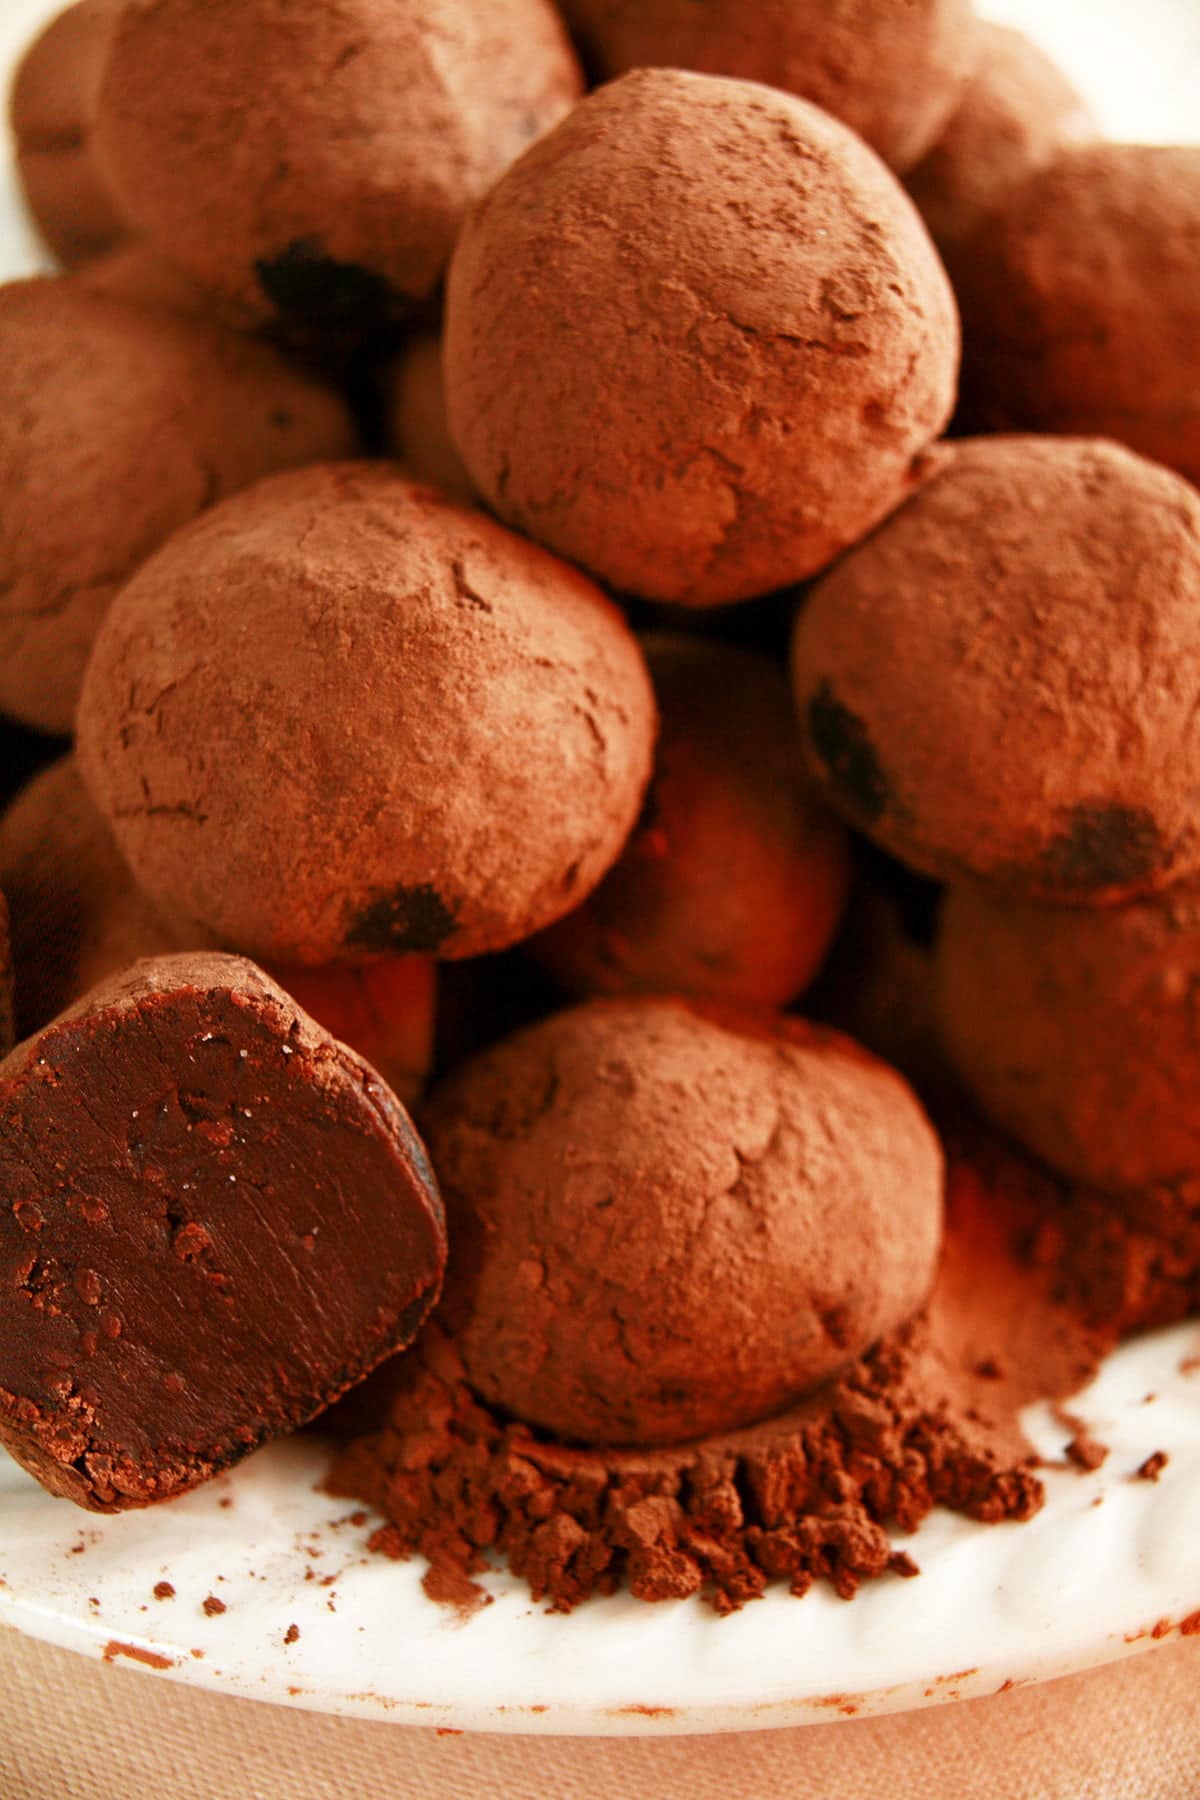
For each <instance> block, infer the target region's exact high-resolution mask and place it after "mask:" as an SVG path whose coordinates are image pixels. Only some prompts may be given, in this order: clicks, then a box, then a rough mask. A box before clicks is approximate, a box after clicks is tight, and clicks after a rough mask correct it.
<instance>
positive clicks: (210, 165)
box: [95, 0, 582, 337]
mask: <svg viewBox="0 0 1200 1800" xmlns="http://www.w3.org/2000/svg"><path fill="white" fill-rule="evenodd" d="M581 87H582V80H581V76H580V73H579V68H578V64H577V62H576V60H575V56H574V53H573V52H572V49H571V46H570V43H569V41H568V38H567V35H566V32H565V30H564V29H563V26H562V23H561V21H560V20H559V18H558V15H557V13H556V12H555V10H554V8H553V6H551V5H550V4H549V0H489V4H488V5H486V6H480V5H477V4H472V3H470V0H387V3H386V4H381V0H309V3H308V4H306V5H304V6H295V5H290V6H288V5H285V6H281V5H279V4H278V3H277V0H156V4H154V5H153V6H131V7H127V8H126V9H125V11H124V13H123V14H122V17H121V20H120V23H119V25H118V28H117V31H116V35H115V39H114V43H113V48H112V53H111V55H110V57H109V60H108V64H107V68H106V71H105V75H104V80H103V83H102V85H101V91H100V101H99V109H98V113H97V121H96V134H95V135H96V144H97V148H98V151H99V154H100V156H101V159H102V162H103V166H104V168H105V171H106V173H107V175H108V177H109V179H110V180H111V182H112V184H113V186H114V188H115V189H116V192H117V194H118V196H119V198H120V202H121V205H122V206H123V208H124V210H125V211H126V212H127V214H128V216H129V218H130V219H131V220H132V221H133V223H134V225H135V226H136V227H137V229H138V230H139V231H140V232H143V233H144V234H145V236H146V237H147V238H148V239H149V240H150V242H151V243H152V244H153V245H154V246H155V247H156V248H157V249H159V250H161V251H162V252H163V253H164V254H165V255H166V256H167V257H169V259H170V260H171V261H172V262H174V263H177V264H178V265H179V267H180V268H181V269H184V270H185V271H186V272H187V273H188V274H189V275H191V276H192V277H193V278H194V279H195V280H196V281H197V282H199V283H200V285H201V286H202V287H204V288H206V289H208V290H209V291H210V292H211V293H212V294H213V296H214V297H215V298H216V299H217V300H218V301H219V302H220V303H222V304H223V305H224V306H225V308H226V309H227V310H228V311H229V312H230V313H231V314H232V315H233V317H234V319H235V322H239V323H240V322H244V323H248V324H262V323H274V324H278V325H281V326H283V327H284V328H285V329H293V330H295V331H297V332H298V333H299V334H300V335H301V336H306V337H307V336H309V335H312V334H316V335H317V336H324V335H328V334H330V333H333V334H335V335H342V334H344V333H345V332H346V331H347V330H353V329H355V328H357V329H360V330H362V331H364V332H367V333H370V332H372V331H373V330H375V329H376V328H378V327H380V326H382V325H385V324H387V323H388V322H389V321H390V320H392V319H394V318H395V317H397V316H400V315H402V314H403V313H404V311H405V310H406V309H408V308H409V307H411V306H412V304H413V303H414V302H418V301H423V300H425V299H426V298H428V297H429V296H430V295H431V294H432V293H433V292H434V291H435V289H436V288H437V285H438V283H439V281H440V279H441V276H442V272H443V270H444V268H445V265H446V261H447V259H448V257H449V255H450V251H451V249H452V247H453V244H454V240H455V238H456V236H457V235H458V231H459V228H460V226H461V223H462V220H463V217H464V215H465V213H466V212H467V209H468V208H469V207H470V206H471V204H472V203H473V202H474V201H475V200H477V199H478V198H479V197H480V195H482V194H484V193H486V192H487V190H488V188H490V187H491V185H492V183H493V182H494V181H495V180H496V178H497V177H498V176H499V175H500V174H501V172H502V171H503V170H504V169H505V168H506V167H507V165H508V164H509V163H510V162H512V161H513V159H514V158H515V157H517V156H519V155H520V153H521V152H522V151H523V150H524V149H525V147H526V145H527V144H528V143H529V142H530V140H531V139H532V138H535V137H537V136H538V135H539V134H540V133H541V132H544V131H546V130H548V129H549V128H550V126H552V125H554V124H556V123H557V122H558V120H559V119H561V118H562V117H563V115H564V114H565V113H566V112H568V111H569V109H570V108H571V106H572V105H573V104H574V103H575V101H576V100H577V99H578V97H579V94H580V92H581Z"/></svg>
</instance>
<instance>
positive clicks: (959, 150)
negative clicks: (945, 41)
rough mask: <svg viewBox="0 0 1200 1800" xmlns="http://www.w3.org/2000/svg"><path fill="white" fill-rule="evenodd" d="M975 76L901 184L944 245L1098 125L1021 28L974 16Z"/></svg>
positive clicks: (1094, 134)
mask: <svg viewBox="0 0 1200 1800" xmlns="http://www.w3.org/2000/svg"><path fill="white" fill-rule="evenodd" d="M976 31H977V33H978V40H977V41H978V58H977V62H976V67H975V74H974V76H973V77H972V79H971V82H970V85H969V86H968V88H967V90H966V93H965V94H964V95H963V97H962V100H961V102H960V104H959V106H958V108H957V110H956V111H955V113H954V115H953V117H952V118H951V119H950V122H949V124H948V125H947V126H946V129H945V131H944V132H943V133H942V135H941V137H940V138H939V139H938V141H937V143H936V144H935V145H934V147H933V149H932V150H931V151H930V152H929V154H928V155H927V156H926V157H925V158H924V159H923V160H922V161H921V162H920V163H918V164H917V166H916V168H915V169H912V170H911V171H910V172H909V175H908V178H907V181H906V186H907V188H908V191H909V193H910V194H911V195H912V197H913V199H914V200H915V201H916V203H917V205H918V207H919V208H920V211H921V216H922V218H923V219H924V220H925V223H926V224H927V225H928V227H929V229H930V231H931V232H932V234H933V237H934V240H935V242H936V243H937V244H938V246H939V247H940V248H942V249H943V250H945V249H947V248H950V247H952V246H954V245H956V244H960V243H962V242H963V240H964V239H965V238H967V237H968V236H969V235H970V233H971V232H972V231H973V230H974V229H975V228H976V226H977V225H978V224H979V223H980V221H981V220H982V219H983V218H984V216H985V215H986V214H987V213H988V212H990V211H991V210H992V209H993V208H994V207H997V206H999V205H1000V204H1001V203H1002V202H1003V201H1004V200H1005V199H1006V198H1007V197H1008V195H1009V194H1011V193H1012V192H1013V190H1014V189H1015V188H1017V187H1019V186H1020V184H1021V183H1022V182H1023V181H1024V180H1025V179H1026V178H1027V177H1028V176H1029V175H1031V174H1033V172H1034V171H1035V170H1037V169H1040V168H1044V167H1045V165H1046V164H1047V163H1049V162H1052V161H1053V159H1054V157H1055V156H1056V155H1057V154H1058V152H1059V151H1060V150H1061V149H1063V147H1064V146H1066V145H1068V144H1072V143H1084V142H1088V141H1090V140H1092V139H1094V138H1096V137H1097V136H1098V135H1099V126H1098V125H1097V123H1096V120H1095V118H1094V116H1093V115H1092V113H1091V112H1090V110H1089V108H1088V105H1087V102H1086V101H1085V100H1084V98H1083V96H1082V95H1081V94H1080V93H1079V92H1078V90H1077V89H1076V88H1074V87H1073V86H1072V85H1071V83H1070V82H1069V81H1068V80H1067V78H1066V76H1065V75H1064V74H1063V72H1062V70H1061V69H1060V68H1059V67H1058V65H1057V64H1056V63H1054V62H1052V61H1051V60H1050V58H1049V57H1048V56H1047V55H1046V52H1045V51H1044V50H1043V49H1041V48H1040V46H1039V45H1037V44H1035V43H1033V42H1032V40H1031V39H1029V38H1027V37H1026V36H1025V35H1024V33H1023V32H1020V31H1012V30H1011V29H1010V28H1009V27H1008V26H1007V25H993V24H992V23H991V21H990V20H985V19H980V20H979V21H978V23H977V25H976Z"/></svg>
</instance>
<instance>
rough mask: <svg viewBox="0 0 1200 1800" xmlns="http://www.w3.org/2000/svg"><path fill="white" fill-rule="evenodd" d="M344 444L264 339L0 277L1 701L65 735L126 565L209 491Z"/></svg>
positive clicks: (80, 290) (334, 415) (346, 437)
mask: <svg viewBox="0 0 1200 1800" xmlns="http://www.w3.org/2000/svg"><path fill="white" fill-rule="evenodd" d="M354 446H355V434H354V428H353V425H352V424H351V421H350V417H349V414H348V412H347V410H346V407H345V405H344V403H343V402H342V400H341V399H340V398H339V397H338V396H337V395H335V394H334V393H333V392H332V390H331V389H329V388H327V387H325V386H324V385H323V384H322V383H320V382H318V381H316V380H314V379H313V378H311V377H310V376H308V375H305V374H302V373H301V372H300V371H298V370H296V369H293V368H291V367H290V366H289V365H288V364H287V363H285V362H284V361H283V359H282V358H281V357H280V356H279V355H278V354H277V352H276V351H274V350H272V349H271V348H270V347H269V346H268V345H266V344H259V343H252V342H250V341H249V340H247V339H244V338H241V337H239V336H237V335H236V334H235V333H233V332H231V331H226V330H225V329H224V328H223V327H221V326H217V325H212V324H209V323H207V322H206V321H204V320H201V319H199V318H188V317H184V316H183V315H182V314H180V313H177V312H166V311H159V310H157V309H151V308H149V307H143V306H133V305H130V304H128V303H126V302H122V301H119V300H114V299H110V298H109V297H108V296H106V295H102V294H97V293H93V292H91V291H89V289H88V288H87V287H86V286H85V285H84V284H83V283H82V282H80V281H78V280H76V279H74V278H65V279H59V280H45V279H43V280H38V281H24V282H16V283H13V284H12V285H10V286H8V287H5V288H2V289H0V493H2V494H3V496H4V504H3V507H2V508H0V710H3V711H6V712H9V713H11V714H13V716H14V717H16V718H18V719H21V720H23V721H24V722H25V723H26V724H29V725H34V726H36V727H38V728H39V729H41V730H46V731H62V732H66V731H69V730H70V728H71V724H72V720H73V718H74V713H75V703H76V700H77V698H78V694H79V687H80V683H81V680H82V676H83V669H84V664H85V663H86V661H87V658H88V654H89V652H90V650H91V646H92V641H93V639H94V637H95V634H96V631H97V629H98V627H99V624H100V621H101V619H102V618H103V616H104V614H105V612H106V611H107V610H108V607H109V604H110V602H111V600H112V597H113V595H114V594H115V593H116V592H117V591H118V590H119V589H120V588H121V586H122V585H123V583H124V582H125V581H126V580H127V579H128V577H129V576H130V575H131V574H132V573H133V571H134V570H135V569H136V568H137V567H138V565H139V563H141V562H143V561H144V560H145V558H146V557H147V556H149V554H150V552H151V551H152V550H156V549H157V548H158V546H159V545H160V544H161V543H162V542H163V540H164V539H165V538H167V537H168V536H169V535H170V534H171V533H172V532H173V531H175V530H176V529H177V528H178V527H179V526H180V525H183V524H185V523H186V522H187V521H188V520H189V519H192V518H194V517H195V515H196V514H197V513H199V512H201V511H203V509H204V508H205V507H206V506H209V505H210V504H211V503H212V502H213V501H214V500H220V499H221V498H222V497H223V496H224V495H226V494H230V493H233V492H234V491H235V490H236V489H238V488H242V487H245V486H247V485H248V484H249V483H250V482H253V481H257V480H258V479H259V477H260V476H263V475H267V474H270V473H271V472H273V471H274V470H277V469H284V468H289V467H291V466H293V465H296V464H301V463H307V462H311V461H312V460H313V459H314V458H321V457H331V456H344V455H349V454H351V453H352V452H353V449H354Z"/></svg>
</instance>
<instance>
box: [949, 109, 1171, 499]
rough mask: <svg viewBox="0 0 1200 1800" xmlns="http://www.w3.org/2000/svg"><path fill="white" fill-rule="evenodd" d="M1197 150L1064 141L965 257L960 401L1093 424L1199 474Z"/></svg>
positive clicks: (1074, 427) (1001, 417)
mask: <svg viewBox="0 0 1200 1800" xmlns="http://www.w3.org/2000/svg"><path fill="white" fill-rule="evenodd" d="M1198 239H1200V145H1196V144H1186V145H1167V144H1094V145H1090V146H1084V147H1080V148H1077V149H1072V150H1069V151H1067V152H1064V154H1062V155H1061V156H1059V157H1058V158H1056V160H1055V161H1054V162H1053V163H1051V164H1050V165H1049V167H1048V168H1046V169H1044V170H1042V171H1041V172H1040V173H1038V174H1036V175H1034V176H1032V177H1031V178H1030V180H1029V181H1027V182H1025V183H1023V185H1022V186H1021V187H1020V188H1019V189H1018V190H1017V191H1016V193H1015V194H1014V195H1012V197H1011V198H1010V199H1009V200H1008V201H1007V203H1006V204H1005V205H1004V206H1002V207H1001V208H999V209H998V210H997V211H995V212H993V213H992V214H990V215H989V217H988V218H987V219H986V220H985V221H984V223H983V225H982V226H981V227H980V229H979V231H977V232H976V233H975V235H974V236H973V238H972V239H971V241H970V243H969V245H968V246H967V250H966V251H965V252H964V255H963V257H962V258H961V259H959V261H960V262H961V268H959V269H958V270H957V273H958V275H959V293H960V298H961V299H962V304H963V316H964V320H965V322H966V331H967V355H966V362H965V366H964V371H963V382H964V403H965V405H966V407H967V408H968V410H969V414H970V416H971V417H972V418H974V419H977V420H978V421H979V423H980V424H981V426H986V427H987V428H988V429H1002V430H1004V429H1010V428H1012V427H1017V428H1028V429H1030V430H1037V431H1060V432H1081V433H1090V432H1095V433H1097V434H1098V435H1102V436H1105V437H1114V438H1116V439H1118V440H1119V442H1121V443H1124V444H1129V445H1130V446H1131V447H1132V448H1133V449H1134V450H1139V451H1140V452H1141V453H1142V455H1143V456H1150V457H1154V458H1155V459H1156V460H1157V461H1158V462H1162V463H1166V464H1167V466H1168V467H1169V468H1173V469H1178V470H1179V472H1180V473H1181V474H1183V475H1186V476H1188V477H1189V478H1190V479H1191V480H1192V481H1200V283H1198V282H1197V279H1196V274H1197V257H1196V244H1197V240H1198Z"/></svg>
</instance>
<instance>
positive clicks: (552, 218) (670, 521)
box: [444, 69, 958, 606]
mask: <svg viewBox="0 0 1200 1800" xmlns="http://www.w3.org/2000/svg"><path fill="white" fill-rule="evenodd" d="M444 354H445V371H446V395H447V404H448V407H449V415H450V426H451V430H452V432H453V434H454V438H455V442H456V443H457V444H458V447H459V450H460V451H461V452H462V455H463V458H464V460H465V462H466V465H467V468H468V470H469V471H470V474H471V477H472V479H473V480H474V482H475V484H476V486H477V487H478V488H479V491H480V493H481V494H482V495H483V496H484V498H485V499H486V500H487V502H488V504H489V505H490V506H492V507H494V508H495V509H496V510H497V511H498V512H499V513H500V514H501V515H502V516H503V517H504V518H506V519H507V520H509V522H510V523H512V524H514V525H517V526H519V527H520V528H521V529H522V530H525V531H528V532H529V533H530V535H531V536H533V537H536V538H539V539H540V540H542V541H543V542H544V543H546V544H548V545H550V547H551V548H552V549H555V550H557V551H559V552H560V554H562V555H564V556H569V557H571V558H572V559H573V560H575V561H577V562H580V563H582V564H584V566H585V567H587V568H590V569H592V570H594V571H595V572H596V573H597V574H598V575H600V576H601V577H602V578H604V579H605V580H607V581H610V582H611V583H612V584H613V585H615V586H616V587H619V588H624V589H626V590H627V591H629V592H630V593H634V594H640V595H642V596H644V597H646V598H648V599H657V600H674V601H681V602H684V603H686V604H688V605H692V606H709V605H715V604H717V603H718V602H721V601H726V600H743V599H747V598H749V597H751V596H753V595H757V594H763V593H766V592H768V591H769V590H771V589H772V588H778V587H783V586H786V585H787V584H788V583H790V582H794V581H798V580H800V579H801V578H802V577H804V576H806V575H810V574H812V573H813V572H814V571H815V570H817V569H820V568H823V567H824V565H825V564H826V563H828V562H830V561H832V559H833V558H834V557H835V556H836V555H838V553H839V552H840V551H842V550H845V549H846V548H847V547H848V546H849V545H850V544H853V543H854V542H856V541H857V539H858V538H860V537H862V535H863V534H864V532H866V531H868V530H869V529H870V528H871V527H872V526H873V525H875V524H877V523H878V521H879V520H880V519H882V518H883V517H884V516H885V515H886V514H887V513H889V512H890V511H891V510H892V509H893V508H894V507H896V506H898V505H899V504H900V502H901V501H902V500H903V499H904V498H905V497H906V495H907V494H908V493H910V492H911V491H912V489H913V487H914V486H915V485H916V484H917V483H918V482H919V481H920V479H921V475H922V471H923V459H922V456H921V452H922V451H923V450H924V449H925V447H926V446H927V445H928V443H929V442H930V440H931V439H932V438H934V437H936V436H937V434H938V433H939V432H940V431H941V429H942V427H943V425H944V424H945V422H946V420H947V418H948V416H949V413H950V410H951V408H952V406H953V402H954V394H955V380H956V374H957V367H958V323H957V316H956V312H955V306H954V298H953V295H952V294H951V291H950V287H949V283H948V281H947V279H946V275H945V272H944V270H943V269H942V266H941V263H940V262H939V261H938V258H937V255H936V253H935V252H934V250H933V247H932V245H931V244H930V241H929V238H928V236H927V234H926V232H925V228H924V226H923V225H922V224H921V221H920V218H919V217H918V215H917V213H916V210H915V208H914V207H913V206H912V203H911V201H910V200H909V199H908V196H907V195H906V194H905V193H904V192H903V190H902V189H901V188H900V186H899V185H898V183H897V182H896V181H895V180H894V179H893V177H892V176H891V175H890V174H889V173H888V171H887V170H886V169H885V168H884V167H883V166H882V165H881V164H880V163H879V161H878V160H877V158H876V157H875V156H873V155H872V153H871V152H870V151H869V150H868V149H867V148H866V146H865V145H864V144H862V143H861V141H860V140H859V139H858V138H856V137H855V136H854V134H853V133H852V132H850V131H849V130H847V128H846V127H845V126H843V125H841V124H839V123H838V121H837V120H836V119H831V118H829V117H828V116H827V115H826V114H825V113H822V112H819V111H818V110H817V109H816V108H815V107H813V106H809V105H807V104H806V103H805V102H804V101H803V100H796V99H794V98H793V97H792V96H791V95H790V94H782V93H777V92H774V91H772V90H770V89H768V88H765V87H759V86H757V85H755V84H754V83H751V82H745V81H730V80H723V79H720V78H717V77H715V76H708V75H693V74H686V73H681V72H679V71H678V70H670V69H651V70H641V71H638V72H636V73H634V74H632V75H627V76H624V77H623V78H622V79H621V80H620V81H616V82H614V83H613V84H612V85H611V86H610V87H606V88H602V89H601V90H600V91H599V92H598V93H596V94H593V95H592V96H591V98H590V99H588V100H586V101H584V103H583V105H582V106H579V107H577V108H576V109H575V111H574V112H573V113H572V114H571V115H570V117H569V118H568V119H567V120H565V121H564V123H563V124H562V125H560V126H559V127H558V128H557V130H556V131H554V132H552V133H551V134H550V136H549V137H547V138H545V139H544V140H543V141H542V142H541V143H540V144H537V145H535V146H534V148H533V149H532V150H530V151H528V152H527V153H526V154H525V155H524V156H523V157H522V158H521V160H520V162H519V163H517V164H516V165H515V167H513V168H512V169H510V170H509V172H508V174H507V175H505V176H504V177H503V179H502V180H501V181H500V182H499V183H498V184H497V186H496V187H495V188H494V189H493V190H492V192H491V194H489V196H488V197H487V199H486V200H485V201H483V202H482V204H481V205H480V206H478V207H477V208H476V209H475V211H474V212H473V213H472V215H471V218H470V219H469V221H468V223H467V225H466V227H465V229H464V231H463V234H462V237H461V238H460V239H459V243H458V248H457V249H456V251H455V254H454V260H453V262H452V264H451V269H450V277H449V283H448V289H447V310H446V335H445V353H444Z"/></svg>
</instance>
